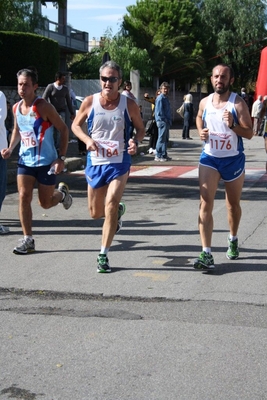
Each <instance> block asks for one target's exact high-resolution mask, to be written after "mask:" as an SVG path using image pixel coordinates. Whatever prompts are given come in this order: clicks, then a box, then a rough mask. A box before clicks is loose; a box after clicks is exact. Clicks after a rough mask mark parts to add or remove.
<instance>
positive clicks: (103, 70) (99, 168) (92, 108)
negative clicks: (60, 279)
mask: <svg viewBox="0 0 267 400" xmlns="http://www.w3.org/2000/svg"><path fill="white" fill-rule="evenodd" d="M99 72H100V83H101V88H102V90H101V92H100V93H96V94H94V95H92V96H88V97H86V98H85V99H84V100H83V103H82V105H81V108H80V109H79V111H78V113H77V116H76V118H75V120H74V121H73V124H72V131H73V132H74V134H75V135H76V136H77V137H78V138H79V139H80V140H81V141H83V142H84V143H85V145H86V149H87V152H88V153H87V166H86V170H85V175H86V180H87V183H88V207H89V210H90V214H91V217H92V218H94V219H97V218H103V217H104V218H105V219H104V223H103V229H102V243H101V249H100V253H99V256H98V258H97V271H98V272H100V273H106V272H111V268H110V265H109V260H108V252H109V248H110V246H111V243H112V240H113V237H114V235H115V233H118V232H119V230H120V229H121V226H122V221H121V216H122V215H123V214H124V212H125V204H124V203H122V202H121V198H122V195H123V192H124V188H125V185H126V183H127V179H128V176H129V171H130V166H131V156H132V155H134V154H136V151H137V146H138V141H141V140H142V139H143V138H144V136H145V129H144V124H143V121H142V119H141V116H140V111H139V108H138V105H137V104H136V103H135V101H133V100H132V99H129V98H128V97H126V96H121V95H120V93H119V87H120V85H121V82H122V71H121V68H120V66H119V65H118V64H116V63H115V62H114V61H107V62H105V63H104V64H103V65H102V66H101V67H100V70H99ZM86 118H88V122H87V125H88V134H85V133H84V132H83V130H82V125H83V123H84V122H85V120H86ZM131 122H132V123H133V125H134V127H135V129H136V135H135V137H134V138H130V135H129V125H130V124H131Z"/></svg>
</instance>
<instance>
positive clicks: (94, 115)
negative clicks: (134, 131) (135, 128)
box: [88, 93, 130, 165]
mask: <svg viewBox="0 0 267 400" xmlns="http://www.w3.org/2000/svg"><path fill="white" fill-rule="evenodd" d="M99 96H100V94H99V93H96V94H94V95H93V104H92V109H91V112H90V114H89V116H88V133H89V135H90V136H91V137H92V139H94V140H95V141H96V142H97V145H98V150H97V151H91V152H90V154H89V160H90V162H91V164H92V165H102V164H110V163H122V162H123V161H125V158H127V156H126V155H127V154H128V153H127V152H126V151H125V150H126V148H125V146H126V145H127V146H128V139H129V138H127V137H126V136H127V135H126V132H127V131H128V130H127V129H126V126H127V125H129V123H130V116H129V113H128V109H127V97H126V96H121V95H120V101H119V104H118V106H117V107H116V108H115V109H114V110H106V109H104V108H103V107H102V106H101V104H100V102H99ZM126 143H127V144H126ZM128 158H129V157H128Z"/></svg>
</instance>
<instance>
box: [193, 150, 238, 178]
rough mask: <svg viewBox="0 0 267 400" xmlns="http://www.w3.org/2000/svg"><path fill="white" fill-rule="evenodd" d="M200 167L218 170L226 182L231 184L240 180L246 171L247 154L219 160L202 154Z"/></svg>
mask: <svg viewBox="0 0 267 400" xmlns="http://www.w3.org/2000/svg"><path fill="white" fill-rule="evenodd" d="M199 164H200V165H204V166H206V167H210V168H213V169H216V171H218V172H219V174H220V175H221V178H222V179H223V180H224V181H225V182H231V181H234V180H235V179H237V178H239V176H240V175H242V173H243V172H244V171H245V154H244V153H240V154H238V155H237V156H233V157H225V158H218V157H212V156H209V155H208V154H206V153H205V152H204V151H203V152H202V153H201V156H200V160H199Z"/></svg>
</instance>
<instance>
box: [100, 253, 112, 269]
mask: <svg viewBox="0 0 267 400" xmlns="http://www.w3.org/2000/svg"><path fill="white" fill-rule="evenodd" d="M97 272H100V273H106V272H111V268H110V266H109V262H108V258H107V256H106V254H99V256H98V257H97Z"/></svg>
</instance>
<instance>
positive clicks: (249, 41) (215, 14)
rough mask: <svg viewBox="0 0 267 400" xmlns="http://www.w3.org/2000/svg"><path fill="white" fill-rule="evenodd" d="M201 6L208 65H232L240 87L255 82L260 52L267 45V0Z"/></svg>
mask: <svg viewBox="0 0 267 400" xmlns="http://www.w3.org/2000/svg"><path fill="white" fill-rule="evenodd" d="M199 7H200V15H201V25H202V27H203V31H204V32H205V37H206V39H205V42H204V43H205V50H204V51H205V55H206V64H207V66H208V67H212V66H214V65H215V64H217V63H218V62H226V63H230V64H232V66H233V68H234V70H235V75H236V78H237V79H236V84H237V85H238V86H245V85H246V83H247V82H249V81H253V80H255V79H256V77H257V71H258V65H259V55H260V50H261V49H262V47H263V46H265V45H266V43H267V41H266V33H267V32H266V28H265V27H266V23H267V17H266V16H267V14H266V1H262V0H224V1H223V2H220V1H218V0H205V1H201V2H199ZM263 39H265V41H264V40H263ZM239 89H240V87H239Z"/></svg>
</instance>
